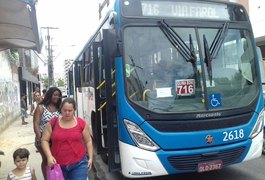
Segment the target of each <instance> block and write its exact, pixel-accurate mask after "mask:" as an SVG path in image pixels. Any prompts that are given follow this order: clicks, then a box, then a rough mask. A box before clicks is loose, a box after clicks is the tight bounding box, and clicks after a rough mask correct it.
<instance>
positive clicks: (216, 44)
mask: <svg viewBox="0 0 265 180" xmlns="http://www.w3.org/2000/svg"><path fill="white" fill-rule="evenodd" d="M228 27H229V23H228V22H225V24H224V25H223V28H222V29H219V30H218V32H217V34H216V36H215V38H214V40H213V43H212V45H211V47H210V53H211V56H212V58H213V59H214V58H216V56H217V54H218V52H219V50H220V48H221V45H222V44H223V42H224V39H225V37H226V34H227V30H228Z"/></svg>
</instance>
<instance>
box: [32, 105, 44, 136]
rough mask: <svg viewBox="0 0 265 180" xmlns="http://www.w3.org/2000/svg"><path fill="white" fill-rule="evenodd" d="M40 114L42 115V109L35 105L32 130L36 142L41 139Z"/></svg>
mask: <svg viewBox="0 0 265 180" xmlns="http://www.w3.org/2000/svg"><path fill="white" fill-rule="evenodd" d="M42 114H43V107H42V106H41V105H37V108H36V110H35V112H34V115H33V129H34V132H35V134H36V137H37V139H38V140H40V138H41V132H40V121H41V116H42Z"/></svg>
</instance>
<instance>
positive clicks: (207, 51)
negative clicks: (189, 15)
mask: <svg viewBox="0 0 265 180" xmlns="http://www.w3.org/2000/svg"><path fill="white" fill-rule="evenodd" d="M203 45H204V55H205V59H204V62H205V64H206V67H207V72H208V75H209V79H210V85H212V80H213V72H212V58H211V55H210V49H209V46H208V41H207V39H206V36H205V34H204V35H203Z"/></svg>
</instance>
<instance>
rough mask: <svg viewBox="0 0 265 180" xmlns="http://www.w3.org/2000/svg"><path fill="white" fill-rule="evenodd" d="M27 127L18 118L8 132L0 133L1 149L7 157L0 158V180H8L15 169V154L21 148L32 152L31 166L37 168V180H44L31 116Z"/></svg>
mask: <svg viewBox="0 0 265 180" xmlns="http://www.w3.org/2000/svg"><path fill="white" fill-rule="evenodd" d="M26 121H27V122H28V124H27V125H22V123H21V119H20V118H18V119H17V120H16V121H15V122H13V123H12V124H11V125H10V126H9V127H8V128H7V129H6V130H4V131H3V132H0V149H1V150H2V151H4V153H5V155H4V156H0V161H1V162H2V166H1V168H0V180H6V178H7V174H8V173H9V172H10V171H11V170H12V169H14V168H15V165H14V161H13V152H14V151H15V150H16V149H17V148H20V147H23V148H27V149H28V150H29V152H30V155H29V163H28V165H29V166H32V167H34V168H35V171H36V176H37V179H39V180H42V179H43V177H42V173H41V165H40V164H41V155H40V153H37V152H36V148H35V146H34V139H35V134H34V131H33V118H32V116H29V117H28V118H27V119H26Z"/></svg>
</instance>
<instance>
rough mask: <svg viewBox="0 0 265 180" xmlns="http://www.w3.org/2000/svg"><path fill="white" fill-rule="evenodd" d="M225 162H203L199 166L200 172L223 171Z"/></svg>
mask: <svg viewBox="0 0 265 180" xmlns="http://www.w3.org/2000/svg"><path fill="white" fill-rule="evenodd" d="M222 167H223V162H222V161H221V160H216V161H209V162H203V163H199V164H198V172H206V171H213V170H218V169H222Z"/></svg>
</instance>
